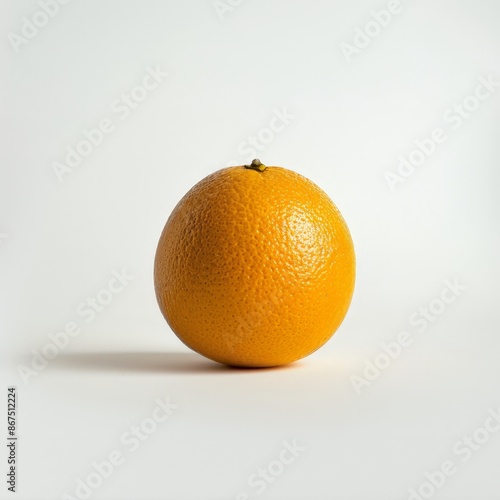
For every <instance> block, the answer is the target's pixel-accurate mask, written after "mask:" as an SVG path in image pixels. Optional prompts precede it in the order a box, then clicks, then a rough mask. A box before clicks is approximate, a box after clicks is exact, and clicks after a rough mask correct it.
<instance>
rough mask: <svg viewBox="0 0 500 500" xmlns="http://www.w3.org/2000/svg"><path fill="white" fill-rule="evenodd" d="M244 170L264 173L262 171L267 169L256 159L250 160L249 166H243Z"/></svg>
mask: <svg viewBox="0 0 500 500" xmlns="http://www.w3.org/2000/svg"><path fill="white" fill-rule="evenodd" d="M244 167H245V168H250V169H252V170H257V171H258V172H264V170H265V169H266V168H267V167H266V166H265V165H264V164H263V163H261V161H260V160H258V159H257V158H256V159H255V160H252V163H250V165H244Z"/></svg>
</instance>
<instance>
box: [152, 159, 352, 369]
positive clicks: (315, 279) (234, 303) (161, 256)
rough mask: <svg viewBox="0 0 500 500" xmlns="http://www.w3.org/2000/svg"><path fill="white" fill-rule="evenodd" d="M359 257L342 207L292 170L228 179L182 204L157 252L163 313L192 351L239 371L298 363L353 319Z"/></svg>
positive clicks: (234, 170)
mask: <svg viewBox="0 0 500 500" xmlns="http://www.w3.org/2000/svg"><path fill="white" fill-rule="evenodd" d="M354 279H355V256H354V247H353V243H352V239H351V236H350V234H349V229H348V227H347V225H346V223H345V221H344V219H343V218H342V215H341V214H340V212H339V210H338V209H337V207H336V206H335V205H334V204H333V202H332V201H331V200H330V198H329V197H328V196H327V195H326V194H325V192H324V191H322V190H321V189H320V188H319V187H318V186H316V185H315V184H314V183H313V182H311V181H310V180H308V179H306V178H305V177H303V176H301V175H299V174H297V173H295V172H293V171H291V170H287V169H285V168H281V167H271V166H270V167H266V166H264V165H262V164H261V163H260V162H259V160H254V161H253V162H252V164H251V165H248V166H239V167H229V168H225V169H222V170H219V171H217V172H215V173H213V174H211V175H209V176H208V177H206V178H204V179H203V180H201V181H200V182H199V183H198V184H196V185H195V186H194V187H193V188H192V189H191V190H190V191H189V192H188V193H187V194H186V195H185V196H184V197H183V198H182V199H181V201H180V202H179V203H178V204H177V206H176V207H175V208H174V210H173V212H172V214H171V215H170V217H169V219H168V221H167V223H166V225H165V228H164V229H163V232H162V235H161V237H160V241H159V243H158V248H157V251H156V258H155V266H154V282H155V290H156V296H157V299H158V303H159V306H160V309H161V311H162V313H163V315H164V317H165V319H166V320H167V322H168V324H169V325H170V327H171V328H172V330H173V331H174V332H175V334H176V335H177V336H178V337H179V339H180V340H181V341H182V342H184V343H185V344H186V345H187V346H188V347H190V348H191V349H193V350H194V351H196V352H198V353H200V354H202V355H203V356H206V357H207V358H210V359H212V360H215V361H218V362H220V363H224V364H227V365H232V366H245V367H269V366H278V365H284V364H287V363H291V362H292V361H295V360H298V359H300V358H303V357H304V356H307V355H308V354H311V353H312V352H313V351H315V350H316V349H318V348H319V347H321V346H322V345H323V344H324V343H325V342H326V341H327V340H328V339H329V338H330V337H331V336H332V335H333V333H334V332H335V331H336V330H337V328H338V327H339V325H340V324H341V322H342V320H343V319H344V316H345V315H346V313H347V310H348V308H349V304H350V302H351V297H352V293H353V289H354Z"/></svg>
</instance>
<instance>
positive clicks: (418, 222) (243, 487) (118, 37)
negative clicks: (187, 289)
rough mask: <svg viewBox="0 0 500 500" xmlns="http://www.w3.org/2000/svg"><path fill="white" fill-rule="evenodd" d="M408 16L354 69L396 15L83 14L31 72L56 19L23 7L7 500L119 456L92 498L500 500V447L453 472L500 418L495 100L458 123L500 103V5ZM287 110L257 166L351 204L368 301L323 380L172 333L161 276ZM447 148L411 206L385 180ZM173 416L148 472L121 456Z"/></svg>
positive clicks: (11, 254)
mask: <svg viewBox="0 0 500 500" xmlns="http://www.w3.org/2000/svg"><path fill="white" fill-rule="evenodd" d="M234 3H237V2H234ZM227 5H229V3H227ZM401 5H402V10H401V12H400V13H399V14H397V15H394V16H393V17H392V20H391V21H390V23H389V25H388V26H387V27H384V28H383V29H381V30H380V31H381V33H380V34H379V35H378V36H376V37H374V38H373V39H371V42H370V43H369V44H368V45H367V46H366V47H365V48H363V49H361V50H359V51H358V52H359V53H357V54H353V55H352V58H351V61H350V62H348V60H347V58H346V57H345V56H344V54H343V52H342V48H341V44H342V43H348V44H353V40H354V36H355V33H356V28H360V29H363V28H364V26H365V25H366V23H367V22H368V21H370V19H373V17H372V14H370V12H371V11H372V10H375V11H380V10H381V9H386V8H387V2H384V1H375V0H372V1H367V0H364V1H358V2H348V1H347V0H344V1H338V0H337V1H332V0H330V1H326V0H325V1H319V0H316V1H307V2H306V1H305V0H304V1H298V0H294V1H290V0H289V1H285V0H280V1H276V0H273V1H267V2H266V1H264V0H244V1H243V2H241V3H240V5H238V6H236V7H231V9H232V10H231V11H228V12H225V13H224V15H223V16H222V19H221V16H219V15H218V13H217V11H216V9H215V8H214V6H213V4H212V3H211V1H210V0H196V1H189V2H182V1H175V2H173V1H154V0H145V1H140V2H139V1H118V0H114V1H112V0H107V1H101V2H98V1H96V0H95V1H87V2H84V1H81V0H73V1H71V2H69V3H68V4H67V5H64V6H61V7H60V11H59V12H58V13H57V14H56V15H55V16H54V17H53V18H52V19H50V20H49V22H48V23H47V24H46V26H44V27H42V28H40V29H39V31H38V33H36V34H35V35H34V36H32V38H31V39H27V43H22V44H20V45H19V46H17V50H15V48H14V45H15V44H13V43H12V41H11V40H12V34H13V33H14V34H17V35H21V29H22V27H23V22H24V21H23V18H24V17H26V18H28V19H29V20H32V19H33V16H35V14H36V13H37V12H38V11H39V10H40V7H39V6H38V4H37V3H36V2H34V1H15V0H8V1H6V0H4V1H3V2H2V4H1V13H0V32H1V38H0V53H1V58H2V59H1V60H2V66H1V71H2V74H1V79H0V82H1V83H0V89H1V100H2V110H1V115H0V120H1V126H2V130H1V136H2V144H3V145H2V148H1V151H0V155H1V179H0V235H1V236H0V284H1V287H0V293H1V318H0V328H1V345H2V388H1V389H0V390H1V391H3V393H4V396H2V397H1V405H0V407H1V408H0V409H1V412H2V415H1V417H0V422H2V424H1V425H2V427H5V426H6V419H5V416H4V415H5V410H6V399H7V397H6V390H7V386H8V385H16V386H17V388H18V397H19V407H18V410H19V417H18V418H19V424H18V434H19V436H20V440H19V447H18V454H19V476H18V493H17V494H16V495H14V494H11V493H9V492H8V491H7V490H6V486H7V485H6V483H5V482H4V480H2V484H1V486H0V488H1V491H0V496H1V498H19V499H54V498H61V495H63V494H65V493H66V494H71V495H74V493H75V487H76V480H77V478H82V479H85V478H86V477H87V476H88V475H89V474H90V473H91V471H92V470H93V469H92V462H93V461H102V460H104V459H106V458H107V457H108V455H109V454H110V453H111V452H112V451H113V450H118V451H120V452H121V453H123V456H124V457H125V463H124V464H123V465H121V466H119V467H117V468H116V469H115V470H114V472H113V474H112V475H111V477H109V478H108V479H106V480H105V481H103V483H102V485H101V486H100V487H98V488H97V489H95V490H94V491H93V493H92V497H91V498H95V499H98V498H102V499H123V500H127V499H140V498H141V499H142V498H148V499H172V500H174V499H175V500H181V499H200V500H211V499H236V498H237V497H238V494H240V493H246V494H247V495H248V497H249V498H252V499H253V498H263V499H264V498H266V499H305V498H307V499H311V500H312V499H318V500H327V499H328V500H345V499H349V500H378V499H380V500H382V499H384V500H390V499H406V498H408V497H409V495H410V493H409V488H415V489H418V487H419V486H420V485H421V483H422V482H424V481H425V480H426V478H425V476H424V474H425V473H426V472H432V471H435V470H436V469H438V468H439V467H440V465H441V463H442V462H443V461H445V460H451V461H453V462H454V463H455V465H456V469H457V471H456V473H455V474H454V475H453V476H451V477H449V478H447V480H446V482H445V484H444V485H443V486H442V487H441V488H439V489H437V490H436V491H435V493H434V494H433V495H431V493H432V492H430V493H429V489H427V490H426V489H425V487H424V490H423V492H424V494H429V495H430V496H432V497H433V498H436V499H443V500H444V499H446V500H462V499H464V500H465V499H470V498H474V499H476V500H494V499H498V498H500V497H499V495H500V481H499V479H498V464H499V452H500V433H497V434H496V435H495V433H492V434H491V435H490V436H489V440H488V441H487V442H486V443H485V444H484V445H482V446H481V447H480V449H478V450H477V451H475V452H474V453H473V455H472V457H471V458H470V460H468V461H467V462H463V461H462V457H463V456H460V455H457V454H456V453H455V452H454V451H453V450H454V446H455V445H456V443H457V442H458V441H459V440H461V439H462V438H463V436H464V435H472V434H473V433H474V432H475V431H476V430H477V429H478V428H480V427H481V426H482V425H483V424H484V422H485V420H486V419H487V417H488V411H489V410H490V409H497V408H498V407H499V405H500V394H499V389H498V387H499V385H498V383H499V378H500V363H499V352H500V340H499V331H500V329H499V321H498V319H497V310H498V305H497V304H498V282H499V280H500V268H499V265H498V257H497V256H498V252H499V250H500V244H499V243H500V241H499V237H498V235H499V231H498V230H499V216H500V202H499V196H498V186H499V181H500V174H499V167H498V165H499V160H500V149H499V140H498V137H499V134H500V120H499V116H500V114H499V111H500V88H497V89H496V91H495V92H493V93H492V94H491V96H490V97H488V98H487V99H485V100H484V101H481V102H480V105H479V107H478V109H477V110H474V111H473V112H471V113H470V116H469V117H467V118H466V119H463V121H462V123H461V124H460V126H459V127H456V128H454V127H453V123H450V122H446V121H445V120H444V118H443V115H444V113H446V112H447V110H449V109H450V108H452V107H453V105H454V103H461V102H462V101H463V100H464V99H465V98H467V96H470V95H473V93H474V90H475V88H476V86H477V85H478V83H479V80H478V78H480V77H483V78H486V79H487V78H490V77H491V78H493V79H494V80H495V81H499V80H500V59H499V56H500V30H499V26H500V4H499V3H498V1H494V0H490V1H488V0H481V1H476V2H472V1H456V0H454V1H452V0H448V1H445V0H441V1H438V2H418V1H415V0H407V1H403V2H402V3H401ZM375 29H376V27H375ZM9 34H11V35H9ZM9 36H10V38H11V40H9ZM156 66H158V67H159V68H160V69H161V70H162V71H164V72H166V73H168V76H166V77H165V78H164V79H163V81H162V82H161V83H160V84H159V85H158V86H157V88H156V89H154V90H151V91H150V92H148V93H147V96H146V97H145V99H144V100H143V101H142V102H141V103H140V104H139V105H138V106H137V107H136V108H135V109H132V110H131V112H130V114H129V116H127V118H126V119H121V115H119V114H118V113H116V112H114V111H113V109H112V106H113V103H114V102H115V101H116V100H117V99H120V98H121V97H120V96H121V95H122V93H130V91H131V90H132V89H133V88H134V87H135V86H137V85H138V84H140V83H141V81H142V80H143V78H144V76H145V75H146V73H147V68H155V67H156ZM137 92H138V91H137ZM469 102H471V103H473V101H469ZM276 109H278V110H283V109H285V110H286V111H287V112H288V113H289V114H291V115H293V119H291V120H290V123H289V124H288V125H287V126H286V127H285V128H284V129H283V130H282V131H281V132H279V133H275V134H274V137H273V138H272V140H270V141H269V143H268V144H266V145H263V147H262V150H261V151H259V152H258V157H259V158H260V159H261V160H262V161H263V162H264V163H266V164H268V165H280V166H284V167H287V168H290V169H293V170H296V171H297V172H300V173H302V174H303V175H306V176H307V177H309V178H310V179H312V180H313V181H314V182H316V183H317V184H319V185H320V186H321V187H322V188H323V189H324V190H325V191H326V192H327V193H328V194H329V195H330V196H331V198H332V199H333V200H334V201H335V203H336V204H337V206H338V207H339V208H340V210H341V211H342V213H343V215H344V217H345V219H346V220H347V222H348V224H349V226H350V228H351V232H352V236H353V239H354V242H355V246H356V253H357V260H358V268H357V269H358V275H357V283H356V291H355V295H354V299H353V303H352V307H351V309H350V311H349V313H348V315H347V318H346V320H345V322H344V323H343V325H342V326H341V328H340V329H339V331H338V332H337V333H336V335H335V336H334V337H333V338H332V340H331V341H330V342H329V343H328V344H327V345H325V346H324V347H323V348H322V349H321V350H320V351H318V352H317V353H315V354H314V355H312V356H310V357H309V358H307V359H305V360H303V361H301V362H298V363H296V364H294V365H292V366H290V367H286V368H283V369H275V370H261V371H254V370H250V371H245V370H231V369H227V368H224V367H221V366H219V365H217V364H215V363H212V362H210V361H208V360H204V359H203V358H202V357H200V356H198V355H196V354H194V353H191V352H189V350H188V349H187V348H185V347H184V346H183V345H182V344H181V343H180V342H179V341H178V340H177V338H176V337H175V335H174V334H173V333H172V332H171V331H170V329H169V328H168V326H167V324H166V323H165V321H164V320H163V318H162V316H161V314H160V312H159V309H158V306H157V304H156V300H155V296H154V290H153V283H152V268H153V258H154V252H155V249H156V243H157V240H158V238H159V235H160V232H161V230H162V228H163V225H164V223H165V221H166V219H167V217H168V215H169V213H170V211H171V210H172V208H173V207H174V206H175V204H176V203H177V201H178V200H179V199H180V198H181V196H182V195H183V194H184V193H185V192H186V191H187V190H188V189H189V188H191V187H192V186H193V185H194V184H195V183H196V182H198V181H199V180H200V179H202V178H203V177H204V176H205V175H207V174H209V173H210V172H212V171H214V170H216V169H219V168H222V167H225V166H227V165H228V164H242V163H245V162H246V161H247V160H248V159H249V158H248V156H247V155H245V154H241V153H240V151H241V150H242V148H245V147H246V145H245V141H246V140H247V138H248V137H249V136H252V135H254V136H255V135H258V134H259V133H261V135H262V130H263V129H265V128H266V127H268V125H269V122H270V119H271V118H272V116H273V114H274V113H275V110H276ZM448 116H449V115H448ZM103 118H109V119H110V120H111V121H112V123H113V125H114V130H113V132H111V133H109V134H108V135H106V136H105V138H104V140H103V141H102V143H101V144H100V145H99V146H97V147H95V148H94V149H93V151H92V152H91V154H89V155H88V156H87V157H86V158H85V159H83V161H82V162H81V163H80V164H79V165H78V166H77V167H76V168H74V170H73V171H72V172H71V173H66V174H64V175H63V176H62V181H59V180H58V178H57V176H56V175H55V172H54V170H53V164H54V162H62V163H64V161H65V155H66V151H67V147H75V146H76V145H77V144H78V143H79V141H81V140H82V138H83V135H82V131H83V130H84V129H86V130H90V129H93V128H95V127H97V126H98V124H99V122H100V120H102V119H103ZM436 127H441V128H443V130H444V131H445V133H446V137H447V139H446V141H445V142H443V143H442V144H440V145H438V147H437V148H436V150H435V152H434V154H432V155H431V156H430V157H429V158H428V159H427V160H426V161H425V162H424V163H423V164H422V165H421V166H419V167H418V168H416V169H415V171H414V173H413V174H412V175H410V176H408V177H407V178H405V179H404V182H403V183H400V184H398V185H397V187H396V189H395V191H391V189H390V188H389V185H388V182H387V180H386V178H385V173H386V172H387V171H389V170H390V171H392V172H397V170H396V169H397V166H398V157H399V155H405V156H406V157H408V155H409V154H410V153H411V151H412V150H414V149H415V148H416V146H415V144H414V141H415V140H416V139H423V138H425V137H429V136H430V135H431V133H432V131H433V130H434V129H435V128H436ZM265 134H266V133H265V132H264V136H265ZM122 270H125V271H126V273H128V274H129V275H131V276H133V279H132V280H131V281H130V282H129V284H128V286H127V287H126V288H125V289H124V290H123V291H122V292H121V293H119V294H116V295H115V296H114V299H113V301H112V302H111V303H110V304H109V305H107V306H106V307H105V308H104V310H103V311H101V312H99V314H97V315H96V317H95V319H94V320H93V321H91V322H90V323H86V322H85V317H83V316H81V315H78V313H77V307H78V306H79V304H80V303H81V302H82V301H86V299H87V297H91V296H95V295H96V294H97V293H99V292H100V291H101V290H102V289H103V288H105V287H106V286H107V284H108V281H109V280H110V278H111V277H112V272H113V271H122ZM446 279H449V280H451V281H454V280H457V282H458V283H460V284H462V285H463V286H465V287H466V289H465V290H463V291H462V292H461V294H460V295H459V296H458V297H457V298H456V300H455V301H454V302H453V303H451V304H449V305H446V306H445V307H444V311H440V312H441V314H440V315H438V316H436V317H435V320H434V321H432V322H430V321H427V322H424V324H425V326H426V329H425V331H422V332H419V331H418V329H417V327H416V326H415V324H411V323H410V317H411V316H412V315H413V314H415V313H417V314H420V313H419V308H421V307H427V306H428V305H429V303H430V302H431V301H433V300H434V299H436V298H439V297H440V294H441V290H442V289H443V287H444V286H445V284H444V283H445V280H446ZM434 307H437V308H439V304H438V303H437V302H434ZM69 321H75V322H77V323H78V325H79V326H80V327H81V330H82V333H81V334H80V335H79V336H77V337H76V338H73V339H71V341H70V342H69V345H68V346H67V347H66V348H65V349H64V350H62V351H61V352H60V353H59V355H58V356H57V357H56V358H55V359H53V360H52V361H50V362H49V363H48V365H47V367H46V368H45V369H43V370H42V371H40V372H39V373H38V372H37V373H38V375H37V376H31V377H29V378H28V380H27V381H26V383H25V382H23V380H22V379H21V378H20V376H19V372H18V367H19V365H21V364H22V365H24V366H26V367H31V362H32V356H33V352H32V350H33V349H35V350H37V351H41V350H42V349H43V348H44V347H45V346H46V345H47V343H48V342H49V338H48V335H49V334H51V333H52V334H53V333H55V332H60V331H61V330H62V329H63V328H64V325H65V324H66V323H67V322H69ZM422 329H423V327H422ZM401 331H407V332H408V333H409V334H410V336H411V338H412V339H413V343H412V344H411V346H409V347H407V348H405V349H404V350H403V351H402V353H401V354H400V356H399V357H398V358H397V359H396V360H394V361H393V362H392V363H391V364H390V366H389V367H388V368H387V369H385V370H383V371H382V372H381V374H380V376H379V377H378V378H375V379H374V380H372V381H371V382H370V383H367V384H366V385H365V386H363V387H362V388H361V389H360V390H359V391H358V392H359V394H358V393H357V392H356V390H355V388H354V386H353V383H352V380H353V378H352V377H353V376H359V377H363V376H364V375H363V370H364V369H365V366H366V362H367V360H369V361H370V360H371V361H372V362H373V361H374V359H375V357H376V356H377V355H378V354H379V353H380V352H382V351H381V344H382V343H384V342H389V341H392V340H394V339H395V338H396V337H397V335H398V333H399V332H401ZM167 397H168V398H170V400H171V401H172V402H173V403H175V404H177V405H178V409H177V410H175V411H174V412H173V414H172V415H171V417H170V418H169V420H167V421H166V422H164V423H162V424H160V425H159V427H158V429H157V430H156V432H154V433H152V434H151V435H150V436H149V438H148V439H147V441H145V442H143V443H141V446H140V447H139V449H138V450H137V451H135V452H130V450H129V447H127V446H125V445H124V444H122V443H121V442H120V437H121V436H122V435H123V433H124V432H127V430H128V429H130V427H131V426H132V425H138V424H140V423H141V422H142V421H143V419H145V418H147V417H150V416H151V415H152V412H153V410H154V407H155V406H156V403H155V399H156V398H161V399H165V398H167ZM5 434H6V429H5V428H4V429H2V430H1V431H0V435H2V436H4V435H5ZM477 435H478V436H481V437H484V434H481V431H480V432H479V434H477ZM2 439H3V438H2ZM285 440H287V441H288V442H289V443H292V442H293V440H296V442H297V443H298V444H299V445H300V446H302V447H304V448H305V450H304V451H302V452H300V454H299V456H298V457H297V458H296V460H295V461H294V462H293V463H291V464H289V465H286V466H285V468H284V470H283V471H282V473H281V474H280V475H278V476H277V477H275V478H274V481H273V483H272V484H268V486H267V488H266V490H265V491H264V492H263V493H262V494H260V495H259V494H258V491H257V489H256V488H255V487H252V486H251V485H249V483H248V480H249V478H250V477H251V475H252V474H254V473H257V471H258V470H259V468H266V467H267V466H268V464H269V463H271V462H272V461H273V460H275V459H277V458H278V457H279V454H280V451H281V449H282V447H283V444H282V443H283V441H285ZM0 449H2V450H4V451H2V453H1V456H0V463H1V464H2V467H1V470H2V477H3V478H5V476H4V473H5V472H6V470H7V469H6V462H7V448H6V447H5V446H4V443H2V444H1V446H0ZM275 465H276V464H275ZM242 498H245V496H242Z"/></svg>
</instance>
